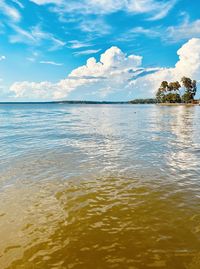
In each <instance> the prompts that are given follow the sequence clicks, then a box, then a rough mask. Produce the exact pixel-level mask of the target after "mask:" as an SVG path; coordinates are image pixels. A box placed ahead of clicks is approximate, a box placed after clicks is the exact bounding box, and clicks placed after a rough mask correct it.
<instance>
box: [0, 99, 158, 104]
mask: <svg viewBox="0 0 200 269" xmlns="http://www.w3.org/2000/svg"><path fill="white" fill-rule="evenodd" d="M155 103H156V99H153V98H148V99H134V100H130V101H79V100H78V101H76V100H74V101H73V100H71V101H46V102H25V101H24V102H14V101H13V102H11V101H9V102H0V104H91V105H95V104H97V105H112V104H116V105H121V104H155Z"/></svg>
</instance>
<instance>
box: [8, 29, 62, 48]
mask: <svg viewBox="0 0 200 269" xmlns="http://www.w3.org/2000/svg"><path fill="white" fill-rule="evenodd" d="M11 27H12V29H13V30H14V31H15V34H13V35H10V36H9V40H10V42H11V43H24V44H28V45H31V46H39V45H41V43H42V42H43V41H46V42H48V47H49V50H57V49H60V48H62V47H63V46H65V44H66V43H65V42H64V41H62V40H60V39H58V38H56V37H55V36H54V35H53V34H52V33H48V32H45V31H43V30H42V29H41V27H40V26H39V25H36V26H34V27H31V28H30V29H29V30H24V29H22V28H20V27H19V26H17V25H14V24H11Z"/></svg>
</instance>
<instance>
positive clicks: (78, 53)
mask: <svg viewBox="0 0 200 269" xmlns="http://www.w3.org/2000/svg"><path fill="white" fill-rule="evenodd" d="M99 51H100V49H97V50H81V51H75V52H74V53H73V54H74V55H75V56H80V55H88V54H96V53H98V52H99Z"/></svg>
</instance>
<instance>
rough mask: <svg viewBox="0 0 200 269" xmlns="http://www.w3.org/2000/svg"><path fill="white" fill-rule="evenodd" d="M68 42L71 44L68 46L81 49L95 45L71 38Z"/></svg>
mask: <svg viewBox="0 0 200 269" xmlns="http://www.w3.org/2000/svg"><path fill="white" fill-rule="evenodd" d="M68 43H69V44H70V45H69V46H68V47H70V48H71V49H81V48H87V47H92V46H93V44H90V43H87V42H81V41H79V40H70V41H68Z"/></svg>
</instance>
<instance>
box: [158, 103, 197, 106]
mask: <svg viewBox="0 0 200 269" xmlns="http://www.w3.org/2000/svg"><path fill="white" fill-rule="evenodd" d="M157 105H159V106H199V105H200V104H190V103H188V104H187V103H157Z"/></svg>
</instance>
